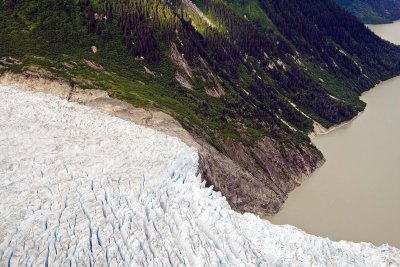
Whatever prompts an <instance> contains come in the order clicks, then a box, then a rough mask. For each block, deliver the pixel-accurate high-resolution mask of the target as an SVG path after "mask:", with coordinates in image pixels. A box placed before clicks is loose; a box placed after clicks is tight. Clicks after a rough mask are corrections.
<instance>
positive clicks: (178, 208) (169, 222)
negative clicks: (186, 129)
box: [0, 86, 400, 266]
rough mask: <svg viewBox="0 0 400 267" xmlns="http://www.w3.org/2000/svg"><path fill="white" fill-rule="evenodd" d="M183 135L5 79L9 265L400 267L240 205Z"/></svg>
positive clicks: (0, 196) (387, 253)
mask: <svg viewBox="0 0 400 267" xmlns="http://www.w3.org/2000/svg"><path fill="white" fill-rule="evenodd" d="M197 168H198V154H197V151H196V150H195V149H194V148H190V147H188V146H187V145H185V144H184V143H183V142H181V141H180V140H178V139H176V138H172V137H169V136H167V135H165V134H162V133H159V132H156V131H154V130H151V129H147V128H144V127H142V126H138V125H135V124H133V123H130V122H127V121H124V120H121V119H118V118H115V117H111V116H109V115H106V114H104V113H101V112H100V111H97V110H94V109H90V108H88V107H84V106H80V105H78V104H75V103H69V102H67V101H65V100H61V99H59V98H57V97H54V96H50V95H45V94H42V93H31V92H26V91H21V90H18V89H17V88H12V87H5V86H0V266H7V265H11V266H31V265H33V266H37V265H45V266H48V265H49V266H67V265H70V266H170V265H172V266H311V265H314V266H319V265H320V266H399V265H400V251H399V250H398V249H396V248H393V247H390V246H387V245H384V246H381V247H375V246H373V245H371V244H367V243H360V244H358V243H350V242H344V241H341V242H332V241H330V240H329V239H325V238H320V237H316V236H312V235H308V234H306V233H304V232H303V231H301V230H299V229H296V228H295V227H292V226H276V225H272V224H271V223H269V222H268V221H265V220H262V219H260V218H258V217H257V216H255V215H253V214H239V213H237V212H235V211H233V210H232V209H231V208H230V206H229V205H228V203H227V201H226V200H225V198H224V197H222V196H221V194H220V193H217V192H214V191H213V190H212V189H211V188H205V187H204V184H202V183H201V179H200V176H198V175H196V172H197Z"/></svg>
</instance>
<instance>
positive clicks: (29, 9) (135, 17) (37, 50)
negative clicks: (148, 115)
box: [0, 0, 400, 148]
mask: <svg viewBox="0 0 400 267" xmlns="http://www.w3.org/2000/svg"><path fill="white" fill-rule="evenodd" d="M195 3H197V6H198V7H199V8H200V9H201V10H202V12H203V13H204V14H205V15H206V17H207V18H208V19H209V20H210V21H211V22H212V24H213V25H214V26H210V25H209V24H208V23H207V22H206V21H205V20H204V18H202V17H200V16H199V15H198V14H197V13H196V12H195V11H194V10H193V6H192V7H190V5H188V4H187V2H186V3H184V2H182V1H179V0H175V1H172V2H168V3H165V4H163V3H162V2H161V1H158V0H148V1H145V0H114V1H111V0H90V1H89V0H79V1H75V0H45V1H32V0H2V1H1V2H0V5H1V11H0V40H1V42H0V58H1V59H2V63H0V64H1V65H0V66H1V68H0V72H5V71H12V72H17V73H21V72H25V71H27V70H29V69H32V68H33V67H40V68H41V69H44V70H46V71H48V72H50V73H51V74H52V75H53V77H54V78H61V79H64V80H66V81H67V82H69V83H71V84H77V85H79V86H80V87H82V88H97V89H102V90H106V91H107V92H108V93H109V94H110V95H112V96H113V97H116V98H120V99H123V100H126V101H127V102H129V103H132V104H133V105H135V106H138V107H144V108H151V109H159V110H162V111H164V112H166V113H169V114H171V115H172V116H174V117H175V118H177V119H178V120H179V121H180V122H181V123H182V125H183V126H184V127H185V128H187V129H188V130H189V131H191V132H193V133H195V134H197V135H200V136H202V137H203V138H205V139H206V140H208V141H209V142H210V143H212V144H214V145H215V146H216V147H217V148H218V146H219V144H220V143H221V142H223V141H225V140H231V141H235V142H240V143H243V144H245V145H248V146H252V145H254V144H255V142H256V141H257V140H259V139H261V138H263V137H265V136H267V137H270V138H273V139H275V140H277V141H279V142H280V144H281V145H282V146H283V147H285V146H297V145H299V144H303V145H309V138H308V137H307V134H308V133H309V132H310V131H312V129H313V121H312V120H311V119H310V118H308V116H309V117H311V118H312V119H313V120H315V121H317V122H319V123H321V124H322V125H324V126H326V127H329V126H332V125H333V124H336V123H340V122H343V121H345V120H348V119H351V118H352V117H354V116H355V115H356V114H357V113H358V112H359V111H361V110H362V109H363V108H364V107H365V104H364V103H362V102H361V101H360V100H359V98H358V96H359V94H360V93H361V92H363V91H365V90H367V89H369V88H370V87H371V86H372V85H373V84H374V83H376V82H378V81H379V80H382V79H386V78H389V77H391V76H393V75H395V74H398V73H399V70H400V65H399V59H400V48H398V47H395V46H393V45H391V44H389V43H387V42H383V41H382V40H380V39H379V38H377V37H376V36H375V35H373V34H372V33H371V32H370V31H369V30H368V29H366V28H365V27H364V26H363V25H362V24H360V23H359V22H358V21H357V20H355V19H354V18H353V17H352V16H349V15H348V14H347V13H346V12H344V11H343V10H341V9H340V8H338V7H337V6H336V5H335V4H333V3H331V2H330V1H322V0H318V1H311V0H303V1H288V0H270V1H267V0H260V1H255V0H243V1H238V0H230V1H228V2H225V1H221V0H197V1H196V2H195ZM315 25H317V26H315ZM92 46H95V47H96V49H97V52H96V53H94V52H92V48H91V47H92ZM173 47H176V50H177V51H175V50H174V49H173ZM171 55H172V56H171ZM10 57H11V58H10ZM13 58H14V59H17V60H19V61H20V64H16V63H15V62H16V61H15V60H14V59H13ZM146 69H147V70H150V71H146ZM177 73H179V75H180V76H181V77H183V78H184V79H185V80H186V81H187V82H188V83H189V84H190V85H191V87H192V88H191V89H187V88H184V87H183V86H182V85H181V84H180V83H179V82H178V81H177V80H176V79H175V77H176V75H177ZM213 90H214V91H219V94H217V95H215V94H214V95H213V94H212V93H210V91H213ZM292 104H294V105H296V106H297V108H298V109H300V110H301V111H302V112H304V113H306V114H307V115H308V116H304V115H303V114H302V113H301V112H300V111H299V110H298V109H297V108H295V107H294V106H293V105H292ZM281 119H282V120H284V121H285V122H286V123H287V124H289V125H290V126H291V127H293V128H295V129H296V131H293V130H291V129H290V128H289V127H287V126H286V124H285V123H283V122H282V121H281Z"/></svg>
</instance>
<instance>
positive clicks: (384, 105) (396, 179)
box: [268, 21, 400, 248]
mask: <svg viewBox="0 0 400 267" xmlns="http://www.w3.org/2000/svg"><path fill="white" fill-rule="evenodd" d="M368 27H370V29H372V30H373V31H374V32H375V33H376V34H378V35H379V36H381V37H382V38H384V39H387V40H389V41H391V42H393V43H397V44H400V21H399V22H396V23H393V24H385V25H378V26H368ZM362 100H364V101H365V102H366V103H367V108H366V110H365V112H364V113H362V114H361V115H360V116H359V117H358V118H357V119H355V120H353V121H352V122H351V123H349V124H347V125H345V126H343V127H341V128H339V129H337V130H335V131H333V132H331V133H329V134H326V135H322V136H318V137H317V138H316V139H315V140H314V143H315V144H316V146H317V147H318V148H319V149H320V150H321V151H322V152H323V153H324V155H325V157H326V159H327V162H326V163H325V164H324V165H323V166H322V167H321V168H320V169H319V170H317V171H316V172H315V174H314V175H313V176H312V177H311V178H310V179H309V180H308V181H306V182H305V183H304V184H303V185H302V186H301V187H299V188H297V189H296V190H294V191H293V192H292V193H291V194H290V195H289V199H288V200H287V202H286V203H285V205H284V207H283V209H282V211H281V212H280V213H279V214H278V215H276V216H274V217H269V218H268V219H269V220H270V221H271V222H273V223H275V224H291V225H294V226H297V227H299V228H301V229H303V230H304V231H306V232H308V233H310V234H315V235H320V236H325V237H329V238H330V239H332V240H337V241H339V240H349V241H356V242H359V241H365V242H372V243H374V244H376V245H381V244H384V243H388V244H390V245H393V246H396V247H398V248H400V77H397V78H394V79H391V80H389V81H385V82H383V83H381V84H379V85H377V86H376V87H375V88H374V89H372V90H370V91H369V92H366V93H365V94H363V96H362Z"/></svg>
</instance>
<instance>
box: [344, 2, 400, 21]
mask: <svg viewBox="0 0 400 267" xmlns="http://www.w3.org/2000/svg"><path fill="white" fill-rule="evenodd" d="M336 2H337V3H338V4H339V5H341V6H343V7H344V8H345V9H347V10H348V11H350V12H351V13H353V14H354V15H355V16H356V17H358V18H359V19H360V20H361V21H362V22H364V23H369V24H382V23H390V22H393V21H395V20H398V19H400V1H399V0H336Z"/></svg>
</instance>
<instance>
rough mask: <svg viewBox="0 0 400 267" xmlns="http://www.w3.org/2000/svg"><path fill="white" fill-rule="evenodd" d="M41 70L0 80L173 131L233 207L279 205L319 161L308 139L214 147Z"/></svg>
mask: <svg viewBox="0 0 400 267" xmlns="http://www.w3.org/2000/svg"><path fill="white" fill-rule="evenodd" d="M49 78H50V77H48V76H47V75H46V74H45V73H41V72H34V73H33V72H32V71H31V72H26V73H24V74H22V75H16V74H11V73H6V74H3V75H2V76H1V77H0V84H7V85H14V86H17V87H19V88H22V89H25V90H28V91H34V92H44V93H50V94H52V95H56V96H59V97H61V98H63V99H67V100H68V101H73V102H78V103H80V104H83V105H87V106H91V107H94V108H97V109H100V110H102V111H103V112H106V113H108V114H111V115H113V116H116V117H119V118H122V119H124V120H128V121H132V122H134V123H136V124H139V125H144V126H146V127H149V128H152V129H155V130H157V131H160V132H163V133H166V134H167V135H170V136H175V137H178V138H179V139H181V140H182V141H183V142H185V143H186V144H187V145H189V146H191V147H195V148H196V149H197V150H198V151H199V160H200V162H199V172H200V174H201V175H202V178H203V179H204V180H206V182H207V185H208V186H213V187H214V189H215V190H217V191H220V192H221V193H222V194H223V195H224V196H225V197H226V199H227V200H228V202H229V203H230V205H231V206H232V208H233V209H235V210H236V211H239V212H251V213H256V214H260V215H264V214H275V213H277V212H278V211H279V209H280V208H281V206H282V205H283V203H284V202H285V200H286V199H287V196H288V194H289V192H290V191H292V190H293V189H294V188H295V187H296V186H298V185H300V184H301V183H302V182H303V181H304V179H305V178H306V177H308V176H309V175H310V174H311V173H312V172H313V171H314V170H315V169H317V168H318V167H319V166H320V165H321V164H322V163H323V161H324V159H323V156H322V154H321V153H320V152H319V151H318V150H317V148H315V147H314V146H312V145H308V146H305V145H304V146H298V147H290V148H288V147H285V148H283V147H281V146H280V145H279V143H278V142H277V141H274V140H272V139H268V138H265V139H263V140H260V141H258V143H256V144H255V145H254V146H253V147H249V146H245V145H243V144H240V143H236V142H229V141H224V142H222V141H221V143H220V144H219V147H220V148H222V149H221V151H218V150H217V149H216V148H214V147H213V146H212V145H210V144H209V143H208V142H206V141H205V140H204V139H203V138H201V137H199V136H197V135H196V134H193V133H188V132H187V131H186V130H185V129H183V128H182V126H181V125H180V124H179V122H177V121H176V120H175V119H174V118H173V117H171V116H170V115H167V114H165V113H163V112H161V111H153V110H145V109H142V108H135V107H133V106H132V105H131V104H128V103H126V102H124V101H121V100H118V99H112V98H110V97H109V96H108V94H107V92H105V91H101V90H83V89H80V88H76V87H74V88H72V87H71V86H69V85H68V84H66V83H65V82H63V81H60V80H54V79H53V80H51V79H49Z"/></svg>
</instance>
